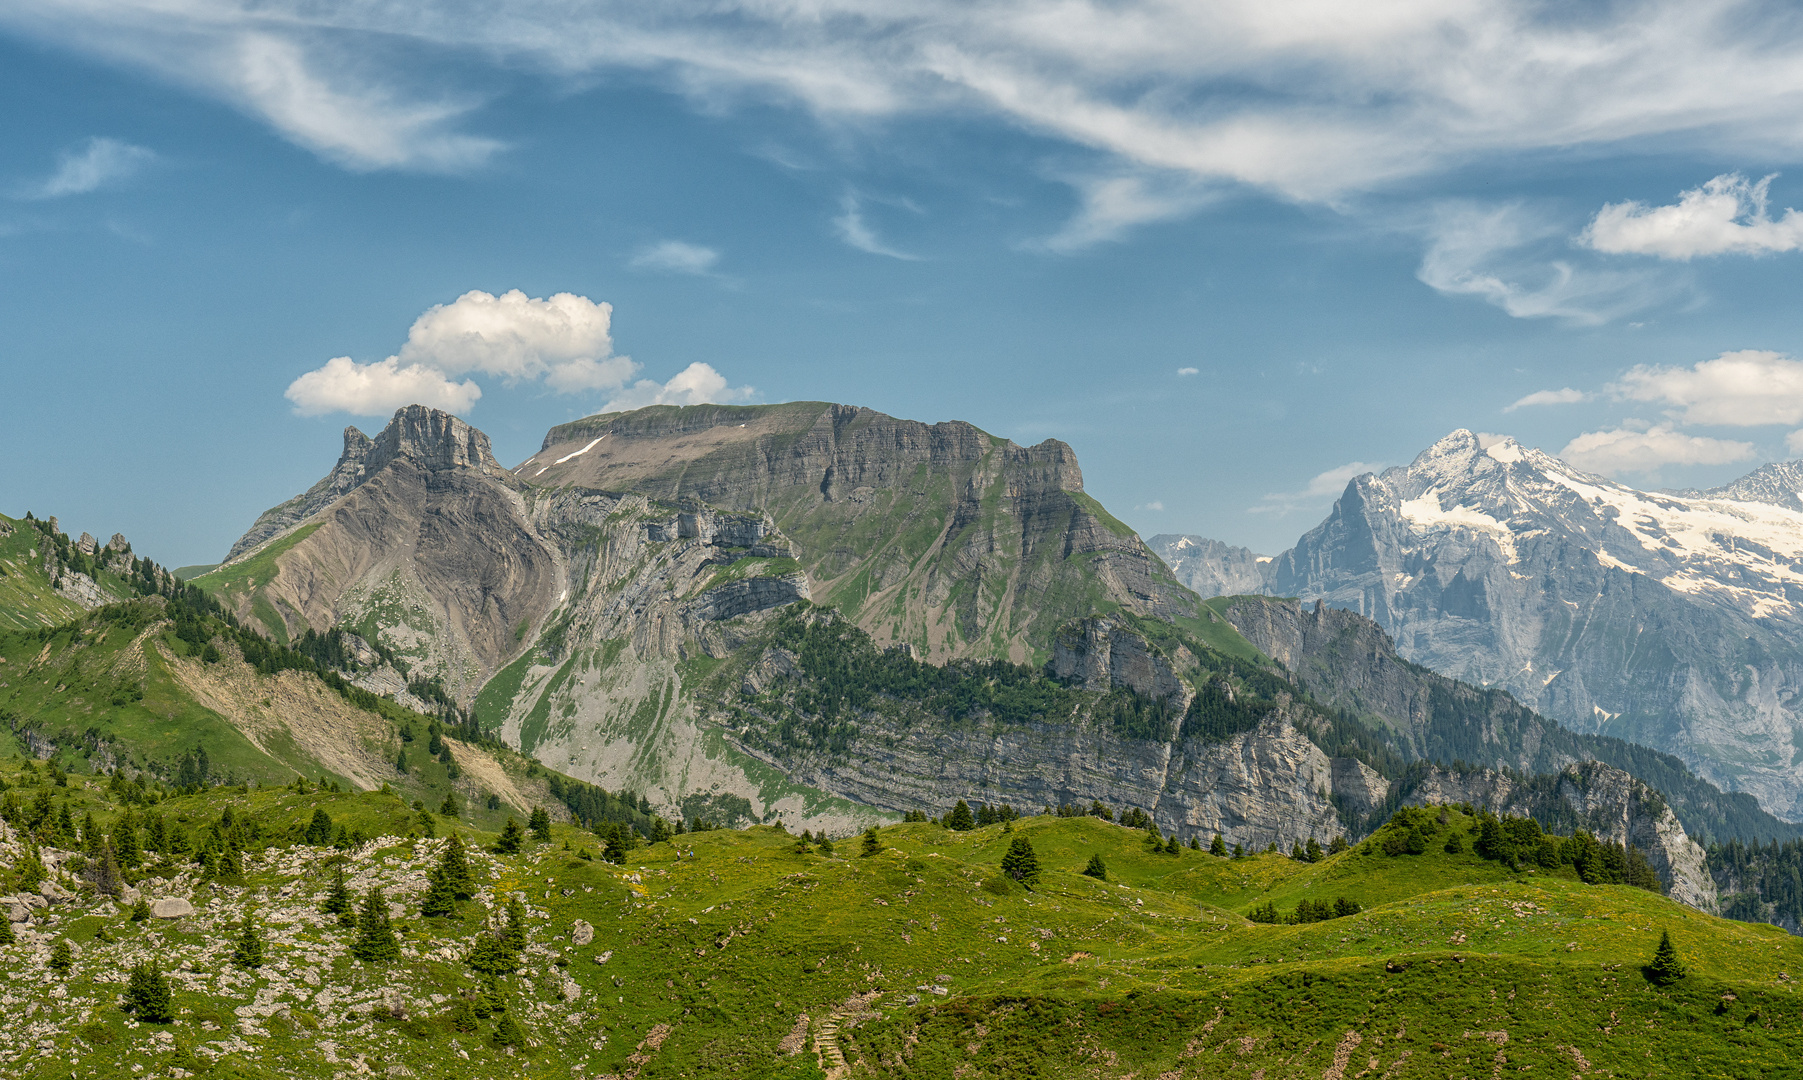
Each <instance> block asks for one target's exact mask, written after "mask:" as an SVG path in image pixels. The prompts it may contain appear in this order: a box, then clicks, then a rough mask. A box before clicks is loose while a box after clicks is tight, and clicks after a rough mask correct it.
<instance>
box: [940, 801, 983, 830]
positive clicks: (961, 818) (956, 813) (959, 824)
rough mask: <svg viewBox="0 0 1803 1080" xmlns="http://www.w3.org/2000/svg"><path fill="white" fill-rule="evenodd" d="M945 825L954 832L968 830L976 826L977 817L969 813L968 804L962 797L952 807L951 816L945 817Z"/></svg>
mask: <svg viewBox="0 0 1803 1080" xmlns="http://www.w3.org/2000/svg"><path fill="white" fill-rule="evenodd" d="M945 827H946V828H948V829H952V830H954V831H956V832H969V831H970V830H972V829H974V828H976V827H977V819H976V818H975V817H973V816H972V815H971V812H970V804H969V803H967V802H965V801H964V800H963V799H959V800H958V805H956V806H954V807H952V814H951V817H949V818H947V819H946V822H945Z"/></svg>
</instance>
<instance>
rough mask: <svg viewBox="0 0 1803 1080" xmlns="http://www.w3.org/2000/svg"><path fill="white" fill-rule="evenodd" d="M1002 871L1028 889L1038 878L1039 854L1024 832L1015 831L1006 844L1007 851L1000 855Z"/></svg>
mask: <svg viewBox="0 0 1803 1080" xmlns="http://www.w3.org/2000/svg"><path fill="white" fill-rule="evenodd" d="M1002 873H1004V874H1007V875H1008V876H1009V877H1011V878H1013V879H1014V880H1016V881H1018V882H1020V883H1021V884H1022V885H1025V886H1026V887H1027V888H1029V889H1031V888H1032V887H1033V885H1034V883H1036V882H1037V881H1038V880H1039V856H1038V854H1036V853H1035V852H1034V851H1033V841H1031V840H1029V839H1027V837H1026V836H1025V835H1024V834H1020V833H1016V834H1015V836H1014V840H1013V842H1012V843H1010V844H1009V845H1008V853H1007V854H1006V855H1003V856H1002Z"/></svg>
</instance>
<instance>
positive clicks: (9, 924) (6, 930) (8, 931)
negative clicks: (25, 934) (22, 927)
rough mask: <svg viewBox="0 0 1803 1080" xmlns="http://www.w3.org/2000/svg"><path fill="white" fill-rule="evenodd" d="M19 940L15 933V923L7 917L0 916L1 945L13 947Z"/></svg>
mask: <svg viewBox="0 0 1803 1080" xmlns="http://www.w3.org/2000/svg"><path fill="white" fill-rule="evenodd" d="M18 940H19V936H18V935H17V934H15V933H13V921H12V920H11V919H8V918H6V917H5V916H0V945H13V944H16V943H17V942H18Z"/></svg>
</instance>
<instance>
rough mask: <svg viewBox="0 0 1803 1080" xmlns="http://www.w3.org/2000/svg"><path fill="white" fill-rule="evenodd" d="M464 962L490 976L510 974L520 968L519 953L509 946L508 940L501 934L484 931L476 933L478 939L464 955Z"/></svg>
mask: <svg viewBox="0 0 1803 1080" xmlns="http://www.w3.org/2000/svg"><path fill="white" fill-rule="evenodd" d="M463 962H464V963H466V964H468V965H469V966H470V969H471V970H472V971H474V972H476V973H477V974H478V975H487V976H490V977H493V976H499V975H508V974H511V973H513V972H514V971H516V970H518V969H519V966H520V957H519V954H518V953H516V952H514V951H513V950H512V949H510V948H508V946H507V942H506V941H505V940H504V939H503V938H502V937H501V935H499V934H494V933H484V934H478V935H476V941H475V943H474V944H472V945H471V946H470V951H469V952H468V953H467V954H466V955H465V956H464V958H463Z"/></svg>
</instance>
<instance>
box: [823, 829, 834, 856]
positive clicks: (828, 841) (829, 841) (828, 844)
mask: <svg viewBox="0 0 1803 1080" xmlns="http://www.w3.org/2000/svg"><path fill="white" fill-rule="evenodd" d="M832 853H833V838H832V837H830V836H826V835H824V834H822V835H821V837H820V854H822V855H831V854H832Z"/></svg>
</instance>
